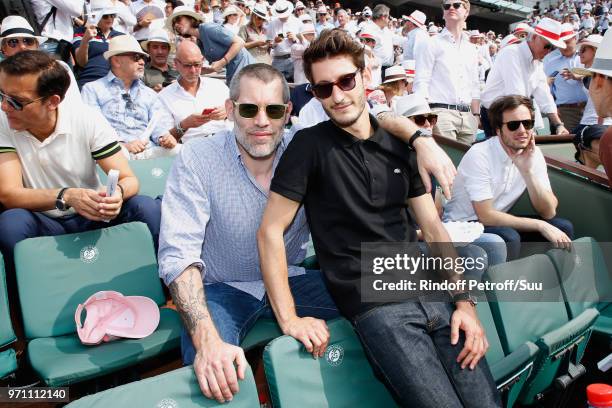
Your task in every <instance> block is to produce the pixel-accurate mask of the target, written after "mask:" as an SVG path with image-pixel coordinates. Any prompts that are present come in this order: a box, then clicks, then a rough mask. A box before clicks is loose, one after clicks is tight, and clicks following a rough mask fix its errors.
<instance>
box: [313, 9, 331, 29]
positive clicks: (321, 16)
mask: <svg viewBox="0 0 612 408" xmlns="http://www.w3.org/2000/svg"><path fill="white" fill-rule="evenodd" d="M328 19H329V14H328V13H327V8H326V7H325V6H319V8H317V23H316V24H315V30H316V31H317V35H319V34H321V31H323V30H331V29H332V28H334V25H333V24H332V23H330V22H329V20H328Z"/></svg>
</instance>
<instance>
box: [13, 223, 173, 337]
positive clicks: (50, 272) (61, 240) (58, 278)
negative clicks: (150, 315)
mask: <svg viewBox="0 0 612 408" xmlns="http://www.w3.org/2000/svg"><path fill="white" fill-rule="evenodd" d="M15 269H16V271H17V285H18V288H19V298H20V302H21V311H22V315H23V326H24V331H25V335H26V337H27V338H28V339H32V338H37V337H54V336H61V335H65V334H71V333H74V332H75V331H76V325H75V321H74V313H75V311H76V308H77V306H78V305H79V303H82V302H84V301H85V300H87V298H88V297H90V296H91V295H92V294H94V293H96V292H98V291H101V290H114V291H117V292H121V293H122V294H124V295H126V296H135V295H139V296H147V297H149V298H151V299H153V301H155V302H156V303H157V304H158V305H161V304H163V303H165V298H164V294H163V291H162V287H161V283H160V281H159V277H158V274H157V261H156V259H155V251H154V249H153V240H152V238H151V234H150V233H149V230H148V228H147V226H146V225H145V224H143V223H140V222H135V223H129V224H121V225H117V226H115V227H110V228H104V229H100V230H94V231H88V232H83V233H78V234H67V235H60V236H56V237H40V238H31V239H26V240H24V241H21V242H19V243H18V244H17V246H16V247H15Z"/></svg>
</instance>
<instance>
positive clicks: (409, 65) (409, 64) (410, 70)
mask: <svg viewBox="0 0 612 408" xmlns="http://www.w3.org/2000/svg"><path fill="white" fill-rule="evenodd" d="M402 68H404V71H405V72H406V76H407V77H408V79H410V78H414V76H415V75H416V61H415V60H404V61H402Z"/></svg>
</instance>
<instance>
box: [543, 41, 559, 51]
mask: <svg viewBox="0 0 612 408" xmlns="http://www.w3.org/2000/svg"><path fill="white" fill-rule="evenodd" d="M555 48H557V47H555V46H554V45H552V44H551V43H546V45H545V46H544V49H545V50H554V49H555Z"/></svg>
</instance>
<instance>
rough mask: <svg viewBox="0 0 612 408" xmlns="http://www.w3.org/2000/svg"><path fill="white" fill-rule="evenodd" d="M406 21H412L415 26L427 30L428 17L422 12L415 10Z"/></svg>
mask: <svg viewBox="0 0 612 408" xmlns="http://www.w3.org/2000/svg"><path fill="white" fill-rule="evenodd" d="M406 20H408V21H410V22H411V23H412V24H414V25H415V26H417V27H419V28H422V29H425V21H427V16H426V15H425V13H423V12H422V11H420V10H414V11H413V12H412V13H410V15H409V16H408V17H406Z"/></svg>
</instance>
